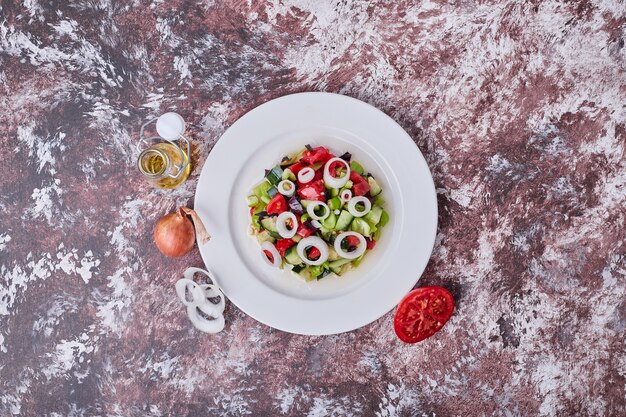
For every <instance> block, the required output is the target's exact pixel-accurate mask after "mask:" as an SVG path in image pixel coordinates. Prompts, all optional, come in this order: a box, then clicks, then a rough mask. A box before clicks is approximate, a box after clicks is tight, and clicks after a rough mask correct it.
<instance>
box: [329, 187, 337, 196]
mask: <svg viewBox="0 0 626 417" xmlns="http://www.w3.org/2000/svg"><path fill="white" fill-rule="evenodd" d="M330 195H332V196H333V197H337V196H338V195H339V188H331V189H330Z"/></svg>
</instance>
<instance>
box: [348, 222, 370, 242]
mask: <svg viewBox="0 0 626 417" xmlns="http://www.w3.org/2000/svg"><path fill="white" fill-rule="evenodd" d="M350 229H351V230H352V231H353V232H357V233H360V234H362V235H363V236H365V237H370V236H371V235H372V227H371V226H370V225H369V223H368V222H366V221H365V220H363V219H360V218H356V219H354V220H352V224H351V225H350Z"/></svg>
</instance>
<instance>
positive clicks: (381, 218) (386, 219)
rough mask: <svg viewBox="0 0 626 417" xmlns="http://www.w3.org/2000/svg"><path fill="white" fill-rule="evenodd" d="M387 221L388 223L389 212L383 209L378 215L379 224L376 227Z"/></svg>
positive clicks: (382, 225)
mask: <svg viewBox="0 0 626 417" xmlns="http://www.w3.org/2000/svg"><path fill="white" fill-rule="evenodd" d="M387 223H389V214H388V213H387V212H386V211H384V210H383V214H382V215H381V216H380V224H379V225H378V228H379V229H380V228H381V227H384V226H385V225H386V224H387Z"/></svg>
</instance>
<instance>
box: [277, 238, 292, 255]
mask: <svg viewBox="0 0 626 417" xmlns="http://www.w3.org/2000/svg"><path fill="white" fill-rule="evenodd" d="M295 244H296V242H294V241H293V240H291V239H278V241H277V242H276V250H278V253H280V256H285V252H286V251H287V249H289V248H290V247H292V246H293V245H295Z"/></svg>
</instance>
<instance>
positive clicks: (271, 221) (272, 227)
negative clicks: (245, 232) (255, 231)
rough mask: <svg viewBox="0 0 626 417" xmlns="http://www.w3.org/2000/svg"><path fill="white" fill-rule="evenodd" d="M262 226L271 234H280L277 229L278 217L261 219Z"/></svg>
mask: <svg viewBox="0 0 626 417" xmlns="http://www.w3.org/2000/svg"><path fill="white" fill-rule="evenodd" d="M261 226H263V228H264V229H266V230H269V231H270V232H278V229H277V228H276V217H264V218H263V219H261Z"/></svg>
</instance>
